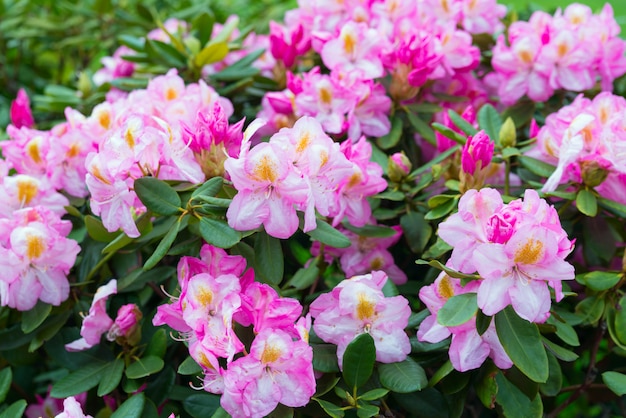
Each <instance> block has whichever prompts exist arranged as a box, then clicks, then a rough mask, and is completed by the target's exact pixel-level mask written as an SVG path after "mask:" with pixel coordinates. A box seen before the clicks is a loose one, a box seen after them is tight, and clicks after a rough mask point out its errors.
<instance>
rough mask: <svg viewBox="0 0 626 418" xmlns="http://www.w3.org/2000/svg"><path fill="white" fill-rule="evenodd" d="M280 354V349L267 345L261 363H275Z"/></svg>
mask: <svg viewBox="0 0 626 418" xmlns="http://www.w3.org/2000/svg"><path fill="white" fill-rule="evenodd" d="M280 355H281V352H280V349H278V348H277V347H275V346H272V345H267V346H265V349H264V350H263V354H262V355H261V363H266V364H267V363H273V362H275V361H276V360H278V359H279V358H280Z"/></svg>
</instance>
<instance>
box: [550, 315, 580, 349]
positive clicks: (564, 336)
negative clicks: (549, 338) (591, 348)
mask: <svg viewBox="0 0 626 418" xmlns="http://www.w3.org/2000/svg"><path fill="white" fill-rule="evenodd" d="M547 322H548V324H550V325H554V326H555V327H556V335H557V336H558V337H559V338H560V339H561V340H563V342H564V343H567V344H569V345H572V346H574V347H578V346H579V345H580V341H579V340H578V334H576V330H575V329H574V327H573V326H571V325H570V324H568V323H567V322H561V321H559V320H558V319H557V318H555V317H554V315H552V316H550V317H549V318H548V321H547Z"/></svg>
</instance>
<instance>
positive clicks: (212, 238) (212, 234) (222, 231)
mask: <svg viewBox="0 0 626 418" xmlns="http://www.w3.org/2000/svg"><path fill="white" fill-rule="evenodd" d="M200 234H201V235H202V238H203V239H204V240H205V241H206V242H208V243H209V244H212V245H215V246H216V247H219V248H230V247H232V246H233V245H235V244H237V243H238V242H239V241H241V232H239V231H235V230H234V229H233V228H231V227H230V226H229V225H228V224H227V223H226V222H224V221H222V220H217V219H212V218H208V217H206V216H203V217H202V218H200Z"/></svg>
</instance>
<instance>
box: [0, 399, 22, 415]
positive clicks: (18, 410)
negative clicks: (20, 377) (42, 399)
mask: <svg viewBox="0 0 626 418" xmlns="http://www.w3.org/2000/svg"><path fill="white" fill-rule="evenodd" d="M27 405H28V404H27V403H26V401H25V400H24V399H20V400H19V401H16V402H13V403H12V404H11V406H9V407H8V408H7V409H5V410H4V411H2V413H0V418H15V417H21V416H22V415H23V414H24V411H25V410H26V406H27Z"/></svg>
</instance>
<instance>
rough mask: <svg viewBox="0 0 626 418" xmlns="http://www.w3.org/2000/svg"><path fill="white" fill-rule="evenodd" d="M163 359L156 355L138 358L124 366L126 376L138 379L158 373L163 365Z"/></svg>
mask: <svg viewBox="0 0 626 418" xmlns="http://www.w3.org/2000/svg"><path fill="white" fill-rule="evenodd" d="M164 364H165V363H164V362H163V359H162V358H160V357H157V356H146V357H143V358H140V359H139V360H137V361H136V362H134V363H132V364H131V365H130V366H128V367H127V368H126V377H128V378H129V379H139V378H141V377H146V376H150V375H152V374H155V373H158V372H159V371H161V369H162V368H163V366H164Z"/></svg>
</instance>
